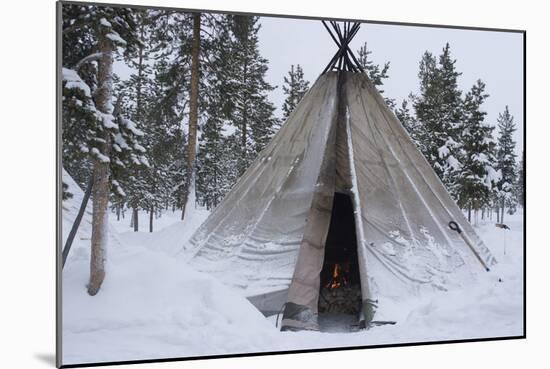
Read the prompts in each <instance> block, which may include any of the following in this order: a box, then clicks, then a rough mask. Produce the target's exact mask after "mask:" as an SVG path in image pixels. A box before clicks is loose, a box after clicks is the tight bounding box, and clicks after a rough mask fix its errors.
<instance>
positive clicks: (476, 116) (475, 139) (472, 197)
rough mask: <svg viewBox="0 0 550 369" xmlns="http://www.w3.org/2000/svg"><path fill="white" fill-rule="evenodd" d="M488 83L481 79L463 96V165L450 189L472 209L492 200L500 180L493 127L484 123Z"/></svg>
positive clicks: (458, 200) (487, 203)
mask: <svg viewBox="0 0 550 369" xmlns="http://www.w3.org/2000/svg"><path fill="white" fill-rule="evenodd" d="M488 96H489V95H488V94H486V93H485V84H484V83H483V82H482V81H481V80H478V81H477V82H476V84H475V85H474V86H472V88H471V90H470V91H469V92H468V93H467V94H466V96H465V98H464V102H463V104H464V107H463V114H464V116H463V119H462V122H461V123H460V127H458V128H459V130H460V132H461V137H460V142H461V146H460V154H459V159H460V166H459V167H458V168H457V169H456V172H453V173H450V174H449V175H451V176H453V181H452V187H451V188H450V192H451V193H452V194H454V195H455V198H456V199H457V203H458V205H459V206H460V207H462V208H467V209H468V220H471V211H472V210H475V211H477V210H480V209H482V208H485V207H486V206H488V205H489V203H490V197H491V190H492V188H493V186H494V185H495V184H496V181H497V180H498V178H497V176H496V170H495V169H494V167H493V166H494V165H495V159H494V151H495V143H494V141H493V139H492V131H493V127H491V126H489V125H487V124H485V123H484V118H485V115H486V114H487V113H486V112H485V111H483V110H482V109H481V107H482V105H483V103H484V101H485V99H486V98H487V97H488Z"/></svg>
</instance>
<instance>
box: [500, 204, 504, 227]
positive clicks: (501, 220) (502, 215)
mask: <svg viewBox="0 0 550 369" xmlns="http://www.w3.org/2000/svg"><path fill="white" fill-rule="evenodd" d="M500 222H501V223H504V200H502V206H501V207H500Z"/></svg>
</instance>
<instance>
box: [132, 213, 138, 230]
mask: <svg viewBox="0 0 550 369" xmlns="http://www.w3.org/2000/svg"><path fill="white" fill-rule="evenodd" d="M132 219H133V221H132V222H133V223H132V224H133V226H134V232H137V231H139V214H138V209H137V208H133V209H132Z"/></svg>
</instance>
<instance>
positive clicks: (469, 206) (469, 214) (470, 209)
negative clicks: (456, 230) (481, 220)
mask: <svg viewBox="0 0 550 369" xmlns="http://www.w3.org/2000/svg"><path fill="white" fill-rule="evenodd" d="M468 222H470V223H471V222H472V205H468Z"/></svg>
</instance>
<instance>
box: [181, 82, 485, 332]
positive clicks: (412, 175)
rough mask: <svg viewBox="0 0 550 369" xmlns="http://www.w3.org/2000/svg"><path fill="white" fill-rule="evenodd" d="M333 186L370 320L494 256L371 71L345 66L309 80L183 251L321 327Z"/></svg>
mask: <svg viewBox="0 0 550 369" xmlns="http://www.w3.org/2000/svg"><path fill="white" fill-rule="evenodd" d="M335 192H341V193H345V194H348V195H350V196H351V198H352V202H353V207H354V218H355V227H356V239H357V245H358V246H357V248H358V250H357V254H358V264H359V272H360V279H361V294H362V300H363V309H362V319H363V320H364V323H366V325H367V326H368V324H369V323H370V322H371V321H372V319H373V317H374V314H375V310H376V309H375V308H377V309H378V310H383V309H384V304H383V303H382V302H383V301H385V302H386V303H391V302H392V301H398V300H399V298H400V297H402V296H405V295H410V294H417V293H420V292H421V291H422V290H423V289H434V288H435V289H443V290H445V289H448V288H449V287H451V286H453V285H464V284H465V283H468V282H471V281H473V280H475V277H476V274H477V273H480V272H484V270H485V268H486V267H490V266H491V265H493V264H494V263H495V262H496V261H495V259H494V258H493V256H492V255H491V254H490V252H489V250H488V249H487V247H486V246H485V245H484V244H483V242H482V241H481V240H480V238H479V237H478V235H477V234H476V233H475V231H474V229H473V228H472V227H471V225H470V224H469V223H468V221H467V220H466V219H465V217H464V215H463V213H462V212H461V210H460V209H459V208H458V206H457V205H456V204H455V203H454V201H453V200H452V199H451V197H450V196H449V194H448V192H447V191H446V189H445V187H444V186H443V184H442V183H441V181H440V180H439V178H438V177H437V175H436V174H435V172H434V171H433V170H432V168H431V167H430V165H429V163H428V162H427V161H426V160H425V158H424V157H423V156H422V154H421V153H420V151H419V150H418V149H417V148H416V146H415V144H414V143H413V141H412V140H411V138H410V137H409V135H408V133H407V132H406V130H405V129H404V128H403V127H402V125H401V124H400V122H399V121H398V120H397V118H396V117H395V116H394V114H393V113H392V112H391V110H390V109H389V108H388V107H387V106H386V104H385V102H384V100H383V98H382V96H381V95H380V93H379V92H378V91H377V90H376V88H375V86H373V84H372V83H371V82H370V81H369V79H368V77H367V76H366V75H365V74H363V73H354V72H346V71H339V72H327V73H325V74H323V75H321V76H320V77H319V78H318V79H317V81H316V82H315V84H314V85H313V86H312V87H311V89H310V90H309V91H308V92H307V94H306V95H305V96H304V97H303V99H302V100H301V102H300V103H299V105H298V106H297V107H296V109H295V111H294V112H293V113H292V114H291V116H290V117H289V118H288V120H287V122H286V123H285V124H284V125H283V126H282V127H281V129H280V131H279V132H278V133H277V134H276V136H275V137H274V138H273V140H272V141H271V142H270V144H269V145H268V146H267V147H266V148H265V149H264V150H263V151H262V152H261V153H260V154H259V156H258V158H257V159H256V160H255V161H254V162H253V164H252V165H251V166H250V168H249V169H248V170H247V171H246V172H245V173H244V174H243V175H242V177H241V178H240V179H239V181H238V182H237V184H236V185H235V186H234V188H233V189H232V190H231V191H230V193H229V194H228V195H227V196H226V197H225V199H224V200H223V202H222V203H221V204H220V205H219V206H218V207H217V208H216V209H215V210H214V211H213V213H212V214H211V215H210V216H209V218H208V219H207V220H206V221H205V222H204V223H203V224H202V226H201V227H199V229H198V230H197V232H196V233H195V234H194V236H193V237H192V238H191V241H190V244H189V245H188V246H187V250H186V252H185V255H187V257H188V259H189V262H190V263H191V264H192V265H193V266H194V267H196V268H197V269H199V270H201V271H206V272H209V273H212V274H214V275H216V276H218V277H219V278H220V279H221V280H222V281H224V282H225V283H228V284H230V285H233V286H235V287H237V288H239V289H241V290H242V292H243V293H244V294H245V295H246V296H248V297H249V299H250V301H251V302H252V303H253V304H254V305H256V306H257V307H258V308H259V309H260V310H261V311H262V312H264V313H265V314H270V313H274V312H277V311H279V310H280V309H281V307H282V306H283V304H285V303H286V305H285V309H284V314H283V327H291V328H295V329H313V330H315V329H318V325H317V316H318V313H317V304H318V299H319V287H320V286H319V284H320V280H319V274H320V272H321V269H322V267H323V258H324V244H325V239H326V236H327V233H328V226H329V223H330V215H331V207H332V202H333V197H334V193H335ZM450 221H454V222H456V223H457V224H458V226H459V227H460V228H461V230H462V233H461V234H460V235H459V234H458V233H457V232H455V231H452V230H451V229H450V228H449V226H448V224H449V222H450ZM467 242H469V243H470V245H471V246H468V244H467ZM380 297H384V298H383V299H380V303H379V304H378V307H377V306H376V305H377V304H376V302H377V301H378V299H379V298H380Z"/></svg>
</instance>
